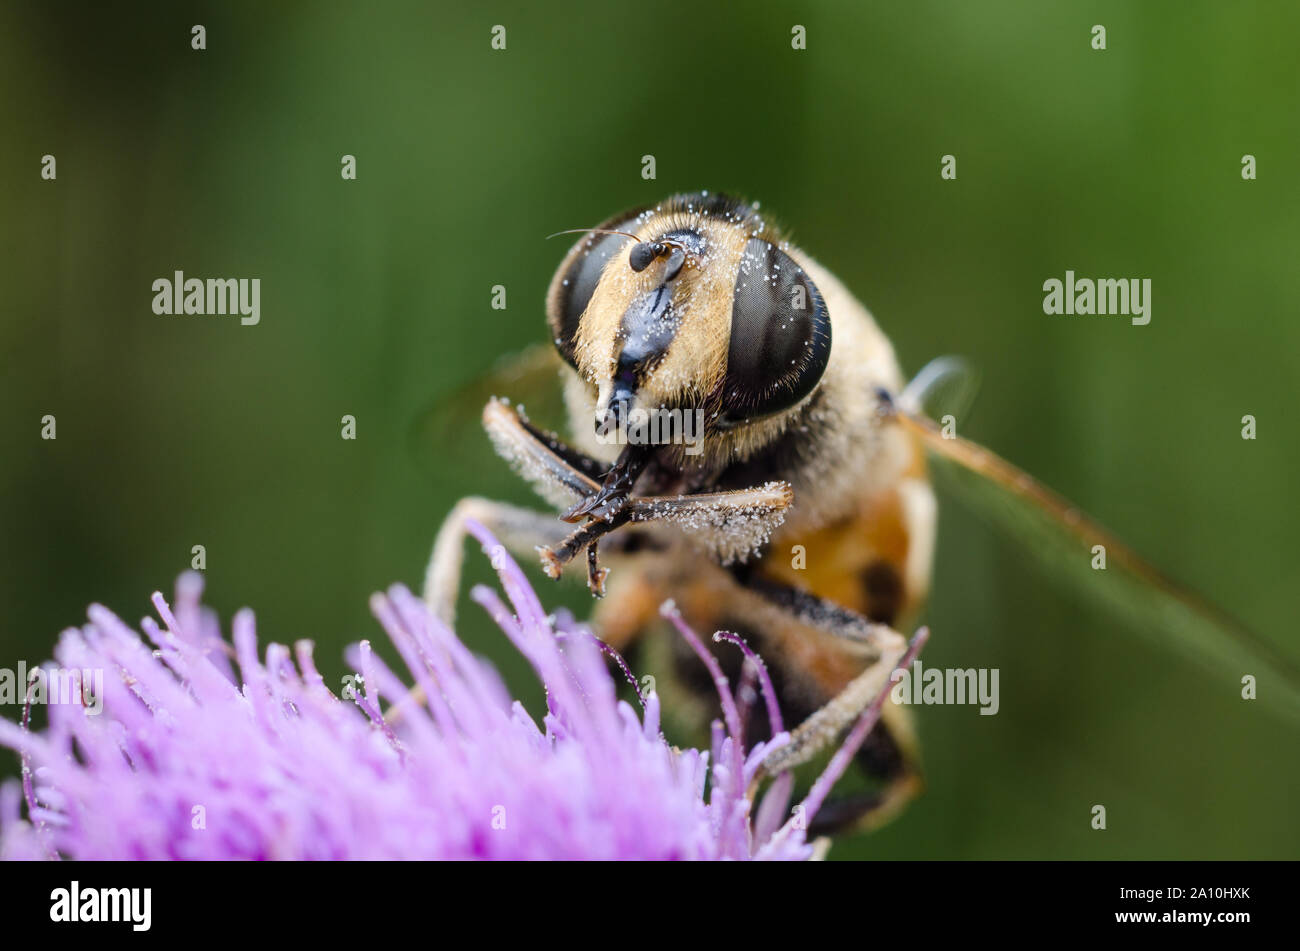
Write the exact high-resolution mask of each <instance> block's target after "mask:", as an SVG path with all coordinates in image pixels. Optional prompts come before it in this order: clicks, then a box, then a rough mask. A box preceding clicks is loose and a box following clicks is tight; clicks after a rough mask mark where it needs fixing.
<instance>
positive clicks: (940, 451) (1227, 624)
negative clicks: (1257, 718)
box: [897, 405, 1300, 721]
mask: <svg viewBox="0 0 1300 951" xmlns="http://www.w3.org/2000/svg"><path fill="white" fill-rule="evenodd" d="M897 419H898V420H899V421H900V422H901V423H902V425H904V426H906V427H907V428H908V429H909V430H911V431H913V432H914V433H915V434H916V435H917V436H918V437H919V438H920V440H921V441H922V442H923V443H924V444H925V446H926V447H927V449H928V450H930V452H929V455H930V458H931V460H932V463H933V469H934V470H935V472H936V475H937V476H938V477H939V481H940V482H941V483H942V484H943V485H944V487H945V488H947V489H950V490H951V491H952V494H954V495H956V496H958V497H960V498H961V499H962V500H963V501H965V502H966V503H968V504H969V505H970V507H971V508H973V509H974V510H975V511H976V512H977V513H978V514H981V515H983V516H984V517H985V518H986V519H987V520H989V521H991V522H993V523H995V524H996V525H997V526H998V527H999V528H1001V529H1002V530H1004V531H1006V532H1007V533H1008V534H1009V535H1010V536H1012V537H1013V538H1015V539H1016V540H1017V541H1019V542H1021V543H1022V544H1024V545H1025V546H1027V548H1028V550H1029V551H1031V552H1033V553H1034V555H1035V557H1036V559H1038V560H1040V561H1042V562H1045V563H1047V568H1048V570H1049V572H1050V573H1051V574H1052V575H1053V577H1056V578H1059V579H1061V580H1062V581H1065V582H1068V583H1070V584H1071V585H1072V586H1073V587H1075V588H1076V589H1077V590H1079V591H1080V592H1081V593H1082V594H1084V595H1085V596H1087V597H1089V598H1094V599H1097V600H1100V601H1102V602H1104V603H1106V604H1107V605H1109V606H1110V608H1111V609H1112V610H1113V611H1114V612H1116V613H1117V614H1119V615H1120V616H1122V617H1123V618H1124V619H1125V620H1126V621H1128V622H1129V623H1130V624H1131V625H1132V626H1133V627H1134V628H1136V629H1137V630H1138V631H1141V632H1143V633H1145V634H1148V635H1150V636H1151V637H1153V638H1154V639H1155V640H1156V642H1157V643H1158V644H1160V645H1161V646H1163V647H1166V648H1172V649H1174V650H1176V651H1178V652H1179V653H1182V654H1185V655H1187V656H1189V657H1191V658H1192V659H1194V660H1197V661H1199V662H1200V663H1201V664H1203V665H1204V666H1205V667H1206V668H1207V669H1208V670H1209V671H1210V672H1212V673H1214V674H1215V675H1217V676H1219V677H1230V678H1232V682H1233V684H1234V685H1235V686H1236V688H1237V689H1239V688H1240V682H1241V677H1242V676H1243V675H1245V674H1252V675H1254V676H1255V677H1256V682H1257V688H1258V691H1259V694H1258V695H1259V696H1260V698H1261V699H1264V698H1268V699H1271V700H1273V701H1276V702H1277V705H1278V707H1279V709H1282V710H1284V712H1286V713H1287V714H1289V715H1290V716H1291V717H1292V718H1293V719H1295V720H1297V721H1300V674H1297V671H1296V667H1295V665H1294V663H1293V662H1291V661H1290V660H1288V659H1287V658H1286V657H1284V656H1282V655H1281V654H1280V653H1279V652H1278V651H1277V650H1276V649H1274V648H1273V647H1272V646H1271V645H1269V644H1268V643H1266V642H1264V641H1262V640H1261V639H1260V638H1259V637H1258V636H1257V635H1255V634H1254V633H1253V632H1251V631H1250V630H1248V629H1247V628H1245V627H1244V626H1243V625H1242V624H1241V623H1240V622H1238V621H1236V620H1235V619H1234V618H1232V617H1231V616H1230V615H1228V614H1226V613H1224V612H1223V611H1221V610H1220V609H1218V608H1217V607H1215V606H1214V605H1212V604H1210V603H1208V602H1207V601H1205V600H1204V599H1203V598H1201V597H1199V596H1197V595H1195V594H1193V593H1191V592H1189V591H1186V590H1185V589H1183V588H1181V587H1180V586H1178V585H1177V584H1176V583H1175V582H1173V581H1172V580H1170V579H1169V578H1168V577H1166V576H1165V575H1164V574H1162V573H1161V572H1160V571H1158V570H1157V569H1155V568H1154V567H1152V566H1151V565H1150V564H1148V563H1147V562H1145V561H1143V560H1142V559H1141V558H1140V557H1139V556H1138V555H1137V554H1136V553H1134V552H1133V551H1132V550H1131V549H1130V548H1129V547H1128V546H1126V545H1125V544H1124V543H1123V542H1121V541H1120V540H1119V539H1117V538H1116V537H1115V536H1114V535H1112V534H1110V533H1109V532H1108V531H1106V530H1105V529H1104V528H1102V527H1101V526H1100V525H1098V524H1097V523H1096V522H1094V521H1092V520H1091V519H1089V518H1088V517H1087V516H1086V515H1085V514H1084V513H1083V512H1081V511H1080V510H1079V509H1078V508H1076V507H1075V506H1073V505H1071V504H1070V503H1069V502H1068V501H1066V500H1065V499H1064V498H1062V497H1061V496H1059V495H1057V494H1056V493H1055V492H1053V491H1051V490H1050V489H1048V488H1047V487H1046V486H1044V485H1042V484H1041V483H1039V482H1038V481H1036V480H1035V479H1033V478H1032V477H1031V476H1029V475H1028V474H1027V473H1025V472H1023V471H1022V470H1020V469H1018V468H1016V467H1015V466H1013V465H1011V464H1010V463H1008V462H1007V461H1006V460H1004V459H1002V458H1000V457H999V456H997V455H995V454H994V453H992V452H990V451H989V450H987V449H984V448H983V447H981V446H979V445H977V444H976V443H973V442H970V441H969V440H966V439H962V438H960V437H957V436H954V435H951V434H948V435H945V433H944V431H943V428H942V427H941V426H939V425H938V424H936V423H935V422H934V421H933V420H931V419H929V418H928V417H926V416H923V415H920V414H918V413H911V412H908V411H907V409H906V408H905V406H902V405H900V406H899V407H898V414H897ZM1097 546H1102V547H1103V548H1104V558H1105V562H1104V564H1105V569H1104V570H1099V568H1098V567H1094V564H1097V565H1100V562H1099V561H1098V560H1097V559H1098V557H1099V555H1101V554H1102V552H1101V549H1098V548H1097ZM1225 689H1229V688H1225Z"/></svg>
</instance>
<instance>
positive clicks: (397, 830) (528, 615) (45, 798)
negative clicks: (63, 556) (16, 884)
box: [0, 526, 843, 859]
mask: <svg viewBox="0 0 1300 951" xmlns="http://www.w3.org/2000/svg"><path fill="white" fill-rule="evenodd" d="M472 530H473V531H474V533H475V535H476V536H477V537H478V538H479V540H480V541H481V542H483V544H484V546H485V550H486V549H491V550H494V551H499V550H500V549H499V546H497V545H496V542H495V540H494V539H493V538H492V537H491V536H490V535H489V534H488V533H487V532H486V531H485V530H484V529H482V528H481V527H479V526H473V527H472ZM500 564H501V567H500V568H499V574H500V578H501V582H502V587H503V589H504V591H505V594H506V596H507V599H508V600H509V602H510V608H507V607H506V605H505V604H503V603H502V601H501V600H500V598H499V597H498V596H497V594H496V593H495V592H494V591H492V590H490V589H488V588H486V587H481V586H480V587H478V588H475V589H474V591H473V597H474V599H475V600H476V601H477V602H478V603H479V604H481V605H482V606H483V607H485V608H486V609H487V610H488V612H489V613H490V614H491V615H492V617H493V618H494V620H495V621H496V623H497V625H498V626H499V627H500V628H501V630H502V631H503V632H504V633H505V635H506V636H507V637H508V638H509V639H510V640H511V641H512V642H513V644H514V646H515V647H516V648H517V649H518V650H519V652H520V653H521V654H522V655H523V656H524V657H525V658H526V659H527V660H528V662H529V664H530V665H531V666H532V668H533V670H534V671H535V672H536V674H537V676H538V677H539V678H540V679H541V681H542V683H543V684H544V685H545V687H546V704H547V711H546V714H545V716H544V717H543V718H542V720H541V722H540V723H538V722H537V721H536V720H534V719H533V718H532V717H531V716H530V715H529V714H528V713H527V711H525V709H524V708H523V706H522V705H521V704H519V703H518V702H516V701H513V700H512V699H511V697H510V695H509V693H508V692H507V690H506V688H505V686H504V684H503V683H502V681H501V680H500V678H499V677H498V675H497V674H496V672H495V670H494V669H493V668H492V667H491V666H490V665H489V664H487V663H486V662H485V661H483V660H481V659H480V658H478V657H476V656H475V655H474V654H472V653H471V652H470V651H469V649H468V648H467V647H466V646H465V645H464V644H463V643H462V642H461V641H460V640H459V639H458V638H457V637H456V635H455V634H454V633H453V632H452V631H451V630H450V629H448V628H447V627H446V626H445V625H444V624H442V623H440V622H439V621H438V620H437V619H436V618H435V617H434V616H433V615H432V614H431V613H430V612H429V611H428V610H427V609H426V608H425V606H424V604H423V603H422V602H421V601H419V600H418V599H417V598H416V597H415V596H413V595H412V594H411V593H410V592H409V591H408V590H407V589H406V588H404V587H402V586H400V585H397V586H394V587H392V588H390V589H389V591H388V592H387V594H385V595H375V596H374V598H373V599H372V603H371V606H372V609H373V611H374V614H375V616H376V617H377V619H378V620H379V623H380V624H381V626H382V627H383V629H384V631H385V632H386V633H387V635H388V637H389V638H390V639H391V641H392V643H393V646H394V647H395V648H396V650H397V652H398V654H399V655H400V656H401V658H402V661H403V664H404V665H405V667H406V670H407V679H403V677H401V676H399V675H398V674H397V673H396V672H394V671H393V670H391V669H390V668H389V667H388V666H387V665H386V664H385V663H384V662H383V661H382V660H381V659H380V658H379V657H378V656H376V655H375V654H374V653H373V652H372V651H371V649H370V646H369V644H368V643H367V642H362V643H361V644H359V645H356V646H354V647H353V648H351V649H350V650H349V652H348V659H349V661H350V663H351V664H352V666H353V668H354V670H355V671H356V676H355V678H354V679H353V682H352V683H350V684H349V685H348V686H347V687H345V688H344V690H343V691H342V693H343V696H336V695H335V694H334V693H333V692H331V691H330V690H329V689H328V688H327V687H326V685H325V683H324V681H323V679H322V677H321V675H320V674H319V673H318V672H317V669H316V667H315V664H314V662H313V659H312V649H311V644H310V643H308V642H305V641H302V642H298V643H297V644H295V645H294V648H293V650H292V651H290V650H289V649H288V648H286V647H284V646H282V645H279V644H270V645H268V646H267V648H266V650H265V653H264V654H259V651H258V643H257V636H256V633H255V628H254V622H253V616H252V613H251V612H249V611H247V610H244V611H241V612H239V613H238V614H236V616H235V618H234V623H233V628H232V639H231V642H230V643H227V642H226V641H225V640H224V639H223V638H222V637H221V635H220V632H219V629H218V627H217V622H216V620H215V618H214V617H213V615H212V614H211V613H210V612H208V611H206V610H204V609H202V608H201V607H200V603H199V596H200V594H201V591H202V582H201V580H200V579H199V576H197V575H194V574H187V575H184V576H182V577H181V579H180V580H179V581H178V583H177V590H176V606H175V611H173V610H172V609H171V608H170V607H169V606H168V604H167V603H166V602H165V601H164V599H163V598H162V596H161V595H159V594H155V595H154V597H153V602H154V605H155V607H156V609H157V611H158V615H159V617H160V619H161V622H162V624H161V626H160V625H159V624H158V623H156V622H154V621H152V620H151V619H146V620H144V621H143V622H142V623H141V630H142V631H143V637H142V636H141V635H140V634H138V633H137V632H135V631H133V630H131V629H130V628H129V627H128V626H127V625H126V624H125V623H123V622H122V621H121V620H120V619H119V618H117V617H116V616H115V615H114V614H112V612H110V611H108V610H107V609H106V608H104V607H102V606H99V605H93V606H92V607H91V608H90V610H89V621H90V623H89V624H87V625H86V626H85V627H83V628H81V629H80V630H77V629H71V630H68V631H65V632H64V634H63V635H62V637H61V639H60V641H59V643H58V646H57V648H56V651H55V659H56V661H57V662H58V664H60V665H62V666H65V667H70V668H77V669H82V670H91V669H102V670H103V671H104V672H105V676H104V688H103V690H104V697H103V713H102V714H101V715H98V716H94V715H90V714H89V711H88V710H87V709H86V708H84V707H82V706H77V705H66V706H65V705H60V706H51V707H50V722H49V726H48V728H47V729H46V730H45V731H43V732H41V733H39V734H36V733H31V732H29V731H27V730H26V729H25V727H20V726H19V725H18V724H14V723H11V722H8V721H0V744H3V745H7V746H10V747H12V748H14V749H16V750H18V751H19V752H20V753H21V754H22V756H23V766H24V782H23V788H22V789H21V790H20V788H19V787H18V785H17V784H14V783H10V784H9V785H7V786H6V787H5V788H4V789H3V791H0V856H3V857H5V858H42V857H66V858H76V859H365V858H373V859H380V858H384V859H404V858H411V859H431V858H437V859H454V858H509V859H566V858H594V859H618V858H629V859H630V858H640V859H700V858H704V859H710V858H737V859H745V858H780V859H802V858H807V857H809V856H810V855H811V854H812V852H813V849H812V846H811V845H810V844H809V843H807V842H806V841H805V837H804V833H803V830H802V828H801V824H800V823H797V822H793V821H785V822H784V824H783V823H782V820H783V819H784V818H785V816H786V811H787V810H786V807H787V804H788V797H789V793H790V786H791V783H790V778H789V776H788V775H785V776H782V777H780V778H779V779H778V780H777V781H776V782H774V783H772V784H770V789H769V792H768V797H767V800H766V801H764V802H763V803H762V804H761V806H759V807H755V804H754V802H753V801H752V800H751V798H750V795H751V793H750V790H751V789H752V788H753V787H755V786H757V785H758V783H757V782H756V780H757V778H758V776H759V773H760V765H761V763H762V761H763V758H764V756H765V755H766V754H767V753H768V752H770V751H771V750H772V749H775V748H777V747H779V746H780V745H782V744H783V743H785V742H786V741H787V740H788V735H787V734H785V733H778V735H777V736H775V737H774V738H773V739H772V740H770V741H768V742H767V743H760V744H757V745H755V746H754V747H753V748H751V749H749V750H743V749H742V748H741V733H740V730H739V725H738V723H737V721H736V716H735V713H736V711H735V703H734V700H733V699H732V698H731V696H730V693H729V691H728V690H727V689H726V687H725V680H722V681H721V684H722V685H723V694H722V696H723V707H724V712H725V719H726V721H727V723H726V727H725V728H723V727H721V726H720V725H715V730H714V735H715V741H714V744H713V749H712V751H710V752H709V753H706V752H703V751H700V750H695V749H685V750H679V749H676V748H674V747H672V746H671V745H669V744H668V743H667V742H666V741H665V739H664V738H663V736H662V735H661V733H660V731H659V700H658V697H657V696H656V695H654V694H653V693H652V694H650V695H649V696H646V697H644V698H641V702H642V704H643V710H642V711H640V712H638V711H637V710H635V709H634V708H633V707H632V706H631V705H629V704H628V703H627V702H624V701H620V700H619V699H618V698H617V696H616V690H615V681H614V678H613V677H612V676H611V674H610V672H609V667H608V666H607V664H606V659H605V655H606V653H612V651H609V649H608V648H605V647H604V645H602V644H601V642H599V641H598V640H597V639H596V638H595V637H594V635H592V634H591V633H590V632H589V631H588V630H587V629H585V628H583V627H581V626H579V625H577V624H575V623H573V622H572V620H571V619H568V618H565V617H561V618H556V617H554V616H548V615H547V613H546V612H545V611H544V610H543V608H542V606H541V604H540V602H539V601H538V599H537V596H536V594H535V593H534V592H533V591H532V589H531V588H530V587H529V585H528V583H527V581H526V579H525V578H524V575H523V573H522V572H521V571H520V569H519V567H518V566H517V565H516V564H515V563H514V562H513V561H512V560H510V559H509V558H508V557H506V558H504V559H502V560H501V562H500ZM676 621H677V623H678V626H679V628H680V629H681V630H682V632H683V634H684V636H687V637H688V639H689V640H691V641H692V643H693V645H694V646H696V647H697V648H698V650H699V652H700V653H701V656H702V657H704V658H706V659H707V660H708V661H711V660H712V658H711V655H709V654H708V652H707V651H705V650H704V649H703V647H702V645H699V642H698V639H697V638H695V635H694V633H693V632H691V631H690V630H689V628H687V627H686V626H685V624H684V623H681V622H680V619H679V618H677V619H676ZM746 650H747V648H746ZM232 659H233V661H234V663H233V664H232V663H231V660H232ZM618 663H619V664H621V663H622V662H621V659H620V660H619V661H618ZM760 667H761V665H759V664H758V662H757V658H754V659H753V662H752V669H753V670H754V671H756V672H758V671H760ZM624 670H625V671H626V668H625V667H624ZM763 679H765V674H764V675H763ZM408 680H409V681H410V682H408ZM633 683H634V686H635V681H634V682H633ZM768 686H769V687H770V684H769V685H768ZM768 699H769V702H770V703H771V709H772V710H775V705H774V700H772V698H771V695H770V693H769V698H768ZM384 704H386V705H387V706H386V709H383V708H382V707H381V705H384ZM773 722H778V721H777V720H774V721H773ZM841 752H843V751H841ZM29 767H32V768H31V769H30V770H29ZM832 781H833V780H832ZM24 799H25V800H26V804H27V813H28V815H27V820H26V821H24V820H23V819H21V818H20V812H21V806H22V801H23V800H24Z"/></svg>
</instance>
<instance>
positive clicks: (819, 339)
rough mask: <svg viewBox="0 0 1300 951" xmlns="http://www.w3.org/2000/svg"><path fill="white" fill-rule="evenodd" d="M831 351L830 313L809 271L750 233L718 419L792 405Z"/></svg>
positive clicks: (817, 377) (733, 419)
mask: <svg viewBox="0 0 1300 951" xmlns="http://www.w3.org/2000/svg"><path fill="white" fill-rule="evenodd" d="M830 354H831V321H830V315H829V314H828V313H827V312H826V304H825V302H824V301H823V300H822V295H821V292H820V291H818V290H817V286H816V285H815V284H813V282H812V278H810V277H809V276H808V274H807V273H806V272H805V271H804V270H803V268H801V267H800V266H799V265H798V264H796V263H795V262H794V259H793V258H791V257H790V256H789V255H788V254H786V253H785V252H784V251H782V250H781V249H780V248H778V247H776V245H774V244H772V243H771V242H769V241H764V240H762V239H761V238H750V239H749V241H748V242H746V244H745V251H744V254H743V255H742V256H741V260H740V272H739V273H738V274H737V275H736V289H735V298H734V302H733V304H732V310H731V343H730V346H729V348H728V351H727V375H726V380H725V383H724V389H723V394H722V410H723V419H724V420H725V421H729V422H733V423H734V422H739V421H742V420H749V419H756V418H758V417H761V416H769V415H771V414H772V413H778V412H780V411H781V410H785V409H789V408H790V407H792V406H794V405H796V404H797V403H798V402H799V401H800V400H802V399H803V398H804V397H805V396H807V395H808V394H809V393H811V392H812V390H813V387H815V386H816V385H817V382H818V381H819V380H820V379H821V377H822V373H823V372H824V371H825V369H826V363H827V361H828V360H829V359H830Z"/></svg>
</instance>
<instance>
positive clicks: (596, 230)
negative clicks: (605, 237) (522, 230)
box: [546, 228, 641, 241]
mask: <svg viewBox="0 0 1300 951" xmlns="http://www.w3.org/2000/svg"><path fill="white" fill-rule="evenodd" d="M562 234H621V235H622V236H623V237H625V238H631V239H632V240H633V241H640V240H641V239H640V238H638V237H637V236H636V235H634V234H632V233H631V232H628V231H611V230H610V229H609V228H569V229H567V230H565V231H557V232H555V234H548V235H547V236H546V240H547V241H550V240H551V239H552V238H558V237H559V236H560V235H562Z"/></svg>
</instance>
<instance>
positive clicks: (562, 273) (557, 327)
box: [546, 209, 643, 368]
mask: <svg viewBox="0 0 1300 951" xmlns="http://www.w3.org/2000/svg"><path fill="white" fill-rule="evenodd" d="M642 211H643V209H637V210H636V211H629V212H624V213H623V214H621V215H615V216H614V217H613V218H611V219H609V220H608V221H606V222H604V223H603V224H601V225H600V226H599V230H605V231H635V230H636V228H637V225H638V223H639V221H638V219H639V218H640V216H641V213H642ZM631 240H632V239H631V238H629V237H626V236H625V235H621V234H596V233H594V232H593V233H592V234H589V235H587V236H586V237H585V238H583V239H582V240H581V241H579V242H578V243H577V244H576V245H574V247H573V249H572V250H570V251H569V254H568V256H567V257H566V258H565V259H564V263H563V264H561V265H560V269H559V270H558V271H556V272H555V277H554V278H553V279H552V280H551V288H550V291H549V292H548V293H547V295H546V321H547V323H548V324H549V325H550V328H551V340H552V341H553V342H554V343H555V348H556V349H557V350H559V351H560V356H562V357H563V358H564V359H565V361H566V362H567V363H568V364H569V365H570V366H573V367H575V368H576V361H575V359H574V355H573V348H574V345H575V343H576V341H577V336H578V326H579V324H580V323H581V321H582V315H583V313H584V312H585V311H586V310H587V305H588V304H590V303H591V297H592V295H593V294H594V293H595V292H596V285H597V284H599V283H600V275H601V273H602V272H603V271H604V269H605V264H606V262H607V261H609V259H610V258H612V257H613V256H614V255H615V254H617V253H618V252H619V251H620V250H621V249H622V248H623V246H624V245H625V244H627V243H628V242H630V241H631Z"/></svg>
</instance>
